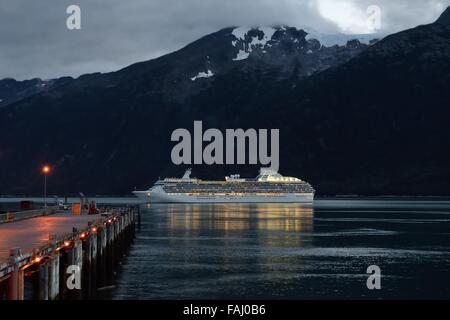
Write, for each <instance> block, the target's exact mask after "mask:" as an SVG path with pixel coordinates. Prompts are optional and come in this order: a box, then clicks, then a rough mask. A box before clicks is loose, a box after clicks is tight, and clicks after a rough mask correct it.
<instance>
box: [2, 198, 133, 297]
mask: <svg viewBox="0 0 450 320" xmlns="http://www.w3.org/2000/svg"><path fill="white" fill-rule="evenodd" d="M138 210H139V208H138V207H137V206H131V207H115V208H109V209H104V210H103V213H101V214H96V215H72V214H71V213H69V212H58V211H56V212H54V213H53V214H48V215H42V214H40V213H39V214H38V215H37V216H35V217H33V218H25V219H22V220H20V221H14V217H12V218H11V217H10V218H11V221H12V222H6V223H2V224H0V300H24V299H27V300H28V299H33V300H66V299H70V300H71V299H95V298H97V297H98V292H99V289H100V290H101V289H102V288H108V287H110V286H111V285H112V284H113V281H114V270H115V269H116V267H117V265H118V264H119V262H120V260H121V259H122V258H123V256H124V254H125V252H126V250H127V249H128V248H129V246H130V244H131V243H132V241H133V239H134V236H135V216H136V215H137V213H138ZM17 217H20V215H19V214H17Z"/></svg>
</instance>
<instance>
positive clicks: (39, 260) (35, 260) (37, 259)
mask: <svg viewBox="0 0 450 320" xmlns="http://www.w3.org/2000/svg"><path fill="white" fill-rule="evenodd" d="M41 260H42V258H41V257H36V258H34V262H36V263H39V262H41Z"/></svg>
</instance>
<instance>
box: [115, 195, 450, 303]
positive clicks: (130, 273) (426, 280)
mask: <svg viewBox="0 0 450 320" xmlns="http://www.w3.org/2000/svg"><path fill="white" fill-rule="evenodd" d="M141 212H142V217H141V219H142V223H141V229H140V231H139V232H138V234H137V239H136V241H135V244H134V246H133V247H132V249H131V251H130V253H129V255H128V257H127V258H126V260H124V261H123V264H122V266H121V268H120V272H119V279H118V281H117V284H116V289H115V290H114V292H112V294H113V297H114V298H115V299H219V298H226V299H233V298H236V299H310V298H314V299H317V298H318V299H330V298H332V299H335V298H337V299H345V298H356V299H367V298H370V299H378V298H385V299H392V298H396V299H405V298H446V299H449V298H450V202H445V201H429V200H427V201H418V200H414V201H406V200H401V201H400V200H376V201H372V200H371V201H369V200H319V201H316V204H315V206H314V208H313V207H305V206H300V205H151V206H150V205H149V206H143V207H142V210H141ZM373 264H375V265H378V266H379V267H380V268H381V272H382V278H381V286H382V289H381V290H375V291H370V290H368V289H367V287H366V280H367V274H366V269H367V267H368V266H370V265H373Z"/></svg>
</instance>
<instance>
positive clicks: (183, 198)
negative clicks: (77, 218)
mask: <svg viewBox="0 0 450 320" xmlns="http://www.w3.org/2000/svg"><path fill="white" fill-rule="evenodd" d="M314 193H315V190H314V188H313V187H312V186H311V185H310V184H309V183H307V182H305V181H303V180H300V179H298V178H293V177H283V176H282V175H281V174H279V173H277V172H275V171H273V170H270V169H265V168H262V169H261V170H260V173H259V175H258V176H257V177H256V178H255V179H241V177H240V176H239V175H237V174H236V175H231V176H227V177H225V180H224V181H204V180H200V179H196V178H191V169H188V170H187V171H186V172H185V174H184V176H183V177H182V178H165V179H163V180H158V181H157V182H156V183H155V184H154V185H153V187H151V188H150V189H148V190H145V191H134V192H133V194H134V195H135V196H137V197H139V198H140V199H142V200H144V201H145V202H150V203H312V202H313V200H314Z"/></svg>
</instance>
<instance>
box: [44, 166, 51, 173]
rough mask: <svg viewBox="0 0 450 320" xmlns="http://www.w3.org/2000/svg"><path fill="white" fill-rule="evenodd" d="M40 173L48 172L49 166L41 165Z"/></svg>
mask: <svg viewBox="0 0 450 320" xmlns="http://www.w3.org/2000/svg"><path fill="white" fill-rule="evenodd" d="M42 173H44V174H47V173H50V166H47V165H45V166H43V167H42Z"/></svg>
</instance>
